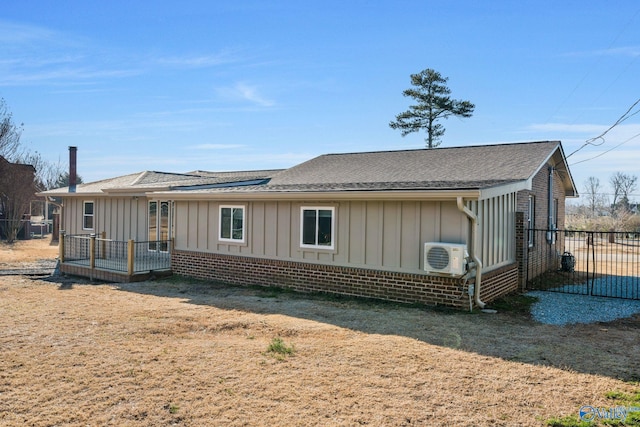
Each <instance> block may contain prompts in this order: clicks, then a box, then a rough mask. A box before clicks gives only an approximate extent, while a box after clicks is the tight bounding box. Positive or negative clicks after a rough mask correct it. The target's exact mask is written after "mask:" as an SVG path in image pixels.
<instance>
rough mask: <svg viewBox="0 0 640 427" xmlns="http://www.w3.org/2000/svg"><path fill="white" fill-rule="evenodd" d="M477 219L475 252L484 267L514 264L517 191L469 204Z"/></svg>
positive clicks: (488, 268) (493, 267)
mask: <svg viewBox="0 0 640 427" xmlns="http://www.w3.org/2000/svg"><path fill="white" fill-rule="evenodd" d="M467 206H468V207H469V209H470V210H471V211H472V212H474V213H475V214H476V215H477V218H478V242H476V253H477V254H480V260H481V261H482V266H483V269H484V270H492V269H495V268H499V267H502V266H504V265H508V264H512V263H514V262H515V259H516V236H515V230H516V222H515V221H516V214H515V212H516V206H517V194H516V193H515V192H514V193H508V194H503V195H500V196H495V197H491V198H487V199H483V200H479V201H472V202H469V203H468V204H467Z"/></svg>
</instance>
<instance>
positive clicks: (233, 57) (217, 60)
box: [153, 50, 243, 68]
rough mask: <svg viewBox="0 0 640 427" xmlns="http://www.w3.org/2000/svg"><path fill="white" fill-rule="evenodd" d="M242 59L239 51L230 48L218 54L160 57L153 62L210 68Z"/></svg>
mask: <svg viewBox="0 0 640 427" xmlns="http://www.w3.org/2000/svg"><path fill="white" fill-rule="evenodd" d="M242 60H243V58H242V56H241V55H239V54H238V52H236V51H231V50H228V51H223V52H220V53H217V54H203V55H191V56H166V57H158V58H155V59H153V62H156V63H157V64H159V65H163V66H169V67H177V68H208V67H215V66H218V65H226V64H233V63H237V62H240V61H242Z"/></svg>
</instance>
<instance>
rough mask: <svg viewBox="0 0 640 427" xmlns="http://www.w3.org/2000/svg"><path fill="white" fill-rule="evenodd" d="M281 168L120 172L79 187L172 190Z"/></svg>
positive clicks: (53, 192)
mask: <svg viewBox="0 0 640 427" xmlns="http://www.w3.org/2000/svg"><path fill="white" fill-rule="evenodd" d="M279 171H280V169H278V170H263V171H239V172H205V171H195V172H190V173H186V174H182V173H169V172H156V171H144V172H138V173H134V174H129V175H124V176H119V177H116V178H110V179H105V180H101V181H95V182H90V183H87V184H78V185H77V187H76V193H79V194H82V193H100V192H108V191H114V190H122V191H127V190H130V191H136V190H139V191H152V190H154V189H155V190H171V189H174V188H180V187H196V186H210V185H219V184H226V183H234V182H244V181H254V180H259V179H268V178H269V177H270V176H272V175H273V174H275V173H277V172H279ZM68 192H69V188H68V187H63V188H57V189H55V190H49V191H46V192H44V193H43V194H47V195H51V196H55V195H58V194H67V193H68Z"/></svg>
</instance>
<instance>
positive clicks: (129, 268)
mask: <svg viewBox="0 0 640 427" xmlns="http://www.w3.org/2000/svg"><path fill="white" fill-rule="evenodd" d="M134 247H135V246H134V241H133V240H129V242H128V245H127V273H128V274H129V276H133V256H134Z"/></svg>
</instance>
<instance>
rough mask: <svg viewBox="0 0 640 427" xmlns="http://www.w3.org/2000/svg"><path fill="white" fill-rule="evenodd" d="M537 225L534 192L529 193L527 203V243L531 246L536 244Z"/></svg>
mask: <svg viewBox="0 0 640 427" xmlns="http://www.w3.org/2000/svg"><path fill="white" fill-rule="evenodd" d="M535 226H536V198H535V196H534V195H533V194H529V201H528V205H527V228H528V229H529V231H528V232H527V233H528V235H527V243H528V245H529V247H530V248H532V247H533V246H534V245H535V240H536V239H535Z"/></svg>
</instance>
